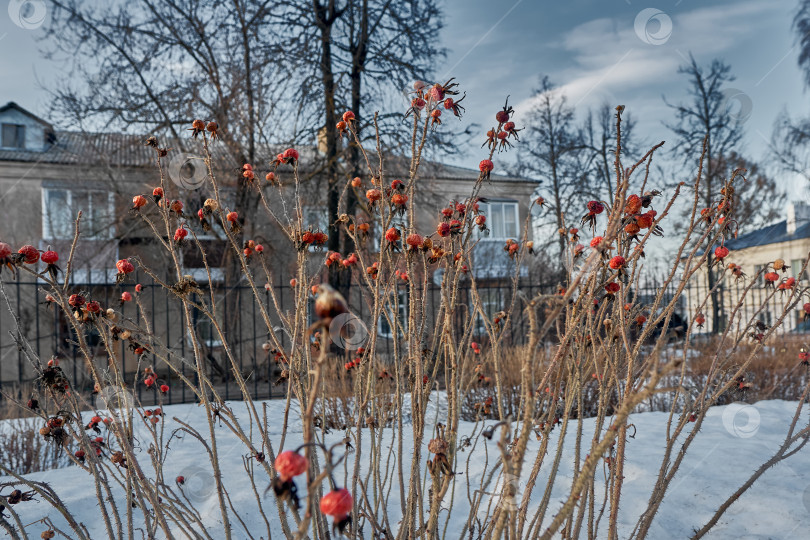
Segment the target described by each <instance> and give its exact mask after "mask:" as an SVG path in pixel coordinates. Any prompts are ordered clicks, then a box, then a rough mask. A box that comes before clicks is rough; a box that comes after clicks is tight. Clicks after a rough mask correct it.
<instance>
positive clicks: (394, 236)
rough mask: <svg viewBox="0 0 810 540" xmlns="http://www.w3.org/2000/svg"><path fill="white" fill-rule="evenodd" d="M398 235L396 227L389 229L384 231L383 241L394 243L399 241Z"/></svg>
mask: <svg viewBox="0 0 810 540" xmlns="http://www.w3.org/2000/svg"><path fill="white" fill-rule="evenodd" d="M399 237H400V234H399V231H398V230H397V229H396V227H391V228H390V229H388V230H387V231H385V239H386V240H388V241H389V242H390V243H394V242H396V241H397V240H399Z"/></svg>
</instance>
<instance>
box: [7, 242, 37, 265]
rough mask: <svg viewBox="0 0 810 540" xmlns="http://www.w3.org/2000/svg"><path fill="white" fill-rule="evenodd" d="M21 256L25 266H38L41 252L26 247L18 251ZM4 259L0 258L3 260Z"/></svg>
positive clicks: (32, 247)
mask: <svg viewBox="0 0 810 540" xmlns="http://www.w3.org/2000/svg"><path fill="white" fill-rule="evenodd" d="M17 253H19V254H20V255H22V256H23V262H25V264H36V262H37V261H38V260H39V251H38V250H37V248H35V247H34V246H29V245H25V246H23V247H21V248H20V249H19V251H17ZM2 258H3V257H0V259H2Z"/></svg>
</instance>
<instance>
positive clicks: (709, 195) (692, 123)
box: [664, 54, 779, 331]
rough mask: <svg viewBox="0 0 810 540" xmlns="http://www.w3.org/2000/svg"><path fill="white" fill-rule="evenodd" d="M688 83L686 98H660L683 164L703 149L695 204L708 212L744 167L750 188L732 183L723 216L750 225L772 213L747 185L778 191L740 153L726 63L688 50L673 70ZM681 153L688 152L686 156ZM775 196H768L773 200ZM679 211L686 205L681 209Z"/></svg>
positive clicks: (714, 301)
mask: <svg viewBox="0 0 810 540" xmlns="http://www.w3.org/2000/svg"><path fill="white" fill-rule="evenodd" d="M679 73H682V74H683V75H685V77H686V79H687V81H688V96H689V98H688V99H687V101H685V102H683V103H679V104H671V103H669V102H668V101H667V100H666V97H664V102H665V103H666V104H667V105H668V106H670V107H671V108H672V109H673V110H674V111H675V116H676V121H675V122H673V123H665V125H666V126H667V127H668V128H669V129H670V130H672V131H673V132H674V134H675V138H676V142H675V146H674V153H675V155H676V156H684V158H683V165H684V166H686V167H689V168H690V169H692V168H693V167H694V162H693V161H692V156H694V155H700V154H701V151H702V150H703V149H705V153H703V170H702V174H701V179H700V184H699V186H698V193H697V197H698V201H699V203H700V206H701V208H706V209H710V210H713V208H714V206H715V200H716V199H717V198H718V197H719V195H720V191H721V188H723V187H724V185H725V183H726V182H727V180H728V179H729V178H730V177H731V175H732V173H733V171H735V170H738V169H745V168H750V170H749V173H750V175H751V176H753V177H755V180H754V181H753V182H752V183H751V186H748V187H746V183H747V181H745V182H742V183H741V184H743V185H742V187H740V183H738V184H737V186H738V187H737V188H736V189H735V192H734V201H735V203H734V205H733V208H732V209H730V213H731V214H730V215H728V216H727V219H730V220H732V221H733V222H735V224H736V225H737V226H738V227H740V228H746V227H751V226H754V225H757V224H760V223H763V222H764V221H767V220H769V219H772V218H773V216H774V212H773V206H772V205H763V204H761V202H762V197H761V192H758V191H757V190H756V189H754V188H753V186H755V185H764V186H768V187H772V188H773V189H774V190H775V193H778V190H777V189H776V188H777V186H776V185H775V183H774V182H773V181H772V180H769V179H767V177H765V176H763V175H761V174H760V173H759V169H758V167H756V166H755V164H754V163H753V162H752V161H750V160H748V159H745V158H743V157H742V156H741V155H740V153H739V152H740V146H741V141H742V139H743V136H744V133H745V132H744V129H743V123H744V121H745V115H743V114H738V113H736V112H735V111H733V110H732V107H731V103H730V100H729V99H728V93H727V92H726V90H727V88H726V85H727V84H728V83H730V82H732V81H734V76H733V75H732V74H731V67H730V66H729V65H728V64H726V63H725V62H723V61H722V60H719V59H715V60H713V61H712V62H711V64H709V65H708V66H705V67H704V66H700V65H699V64H698V63H697V61H696V60H695V58H694V56H692V55H691V54H690V56H689V62H688V63H687V64H685V65H683V66H681V68H680V69H679ZM685 156H690V157H689V158H686V157H685ZM778 202H779V199H778V198H777V199H774V200H773V203H774V204H777V203H778ZM683 211H684V212H685V214H684V215H688V213H689V212H690V211H691V209H688V208H684V210H683ZM704 249H707V250H708V251H709V264H708V265H707V279H708V285H709V288H710V289H713V288H714V286H715V284H716V282H717V275H716V272H715V270H713V269H712V268H713V266H714V265H713V264H712V262H713V253H712V251H713V249H714V246H713V245H712V244H711V243H707V245H705V246H704ZM719 294H720V293H719V292H717V291H715V292H714V293H713V294H712V295H711V309H712V321H713V328H714V331H718V330H719V329H720V328H721V324H720V321H721V318H722V307H721V301H720V298H719Z"/></svg>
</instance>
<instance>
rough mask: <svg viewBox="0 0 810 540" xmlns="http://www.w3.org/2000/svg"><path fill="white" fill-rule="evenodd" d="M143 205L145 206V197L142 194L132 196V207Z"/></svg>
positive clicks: (141, 206)
mask: <svg viewBox="0 0 810 540" xmlns="http://www.w3.org/2000/svg"><path fill="white" fill-rule="evenodd" d="M144 206H146V197H144V196H143V195H135V196H134V197H132V208H143V207H144Z"/></svg>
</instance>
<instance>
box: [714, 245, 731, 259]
mask: <svg viewBox="0 0 810 540" xmlns="http://www.w3.org/2000/svg"><path fill="white" fill-rule="evenodd" d="M728 253H729V252H728V248H727V247H726V246H718V247H716V248H715V249H714V256H715V257H717V258H718V259H721V260H722V259H725V258H726V257H728Z"/></svg>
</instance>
